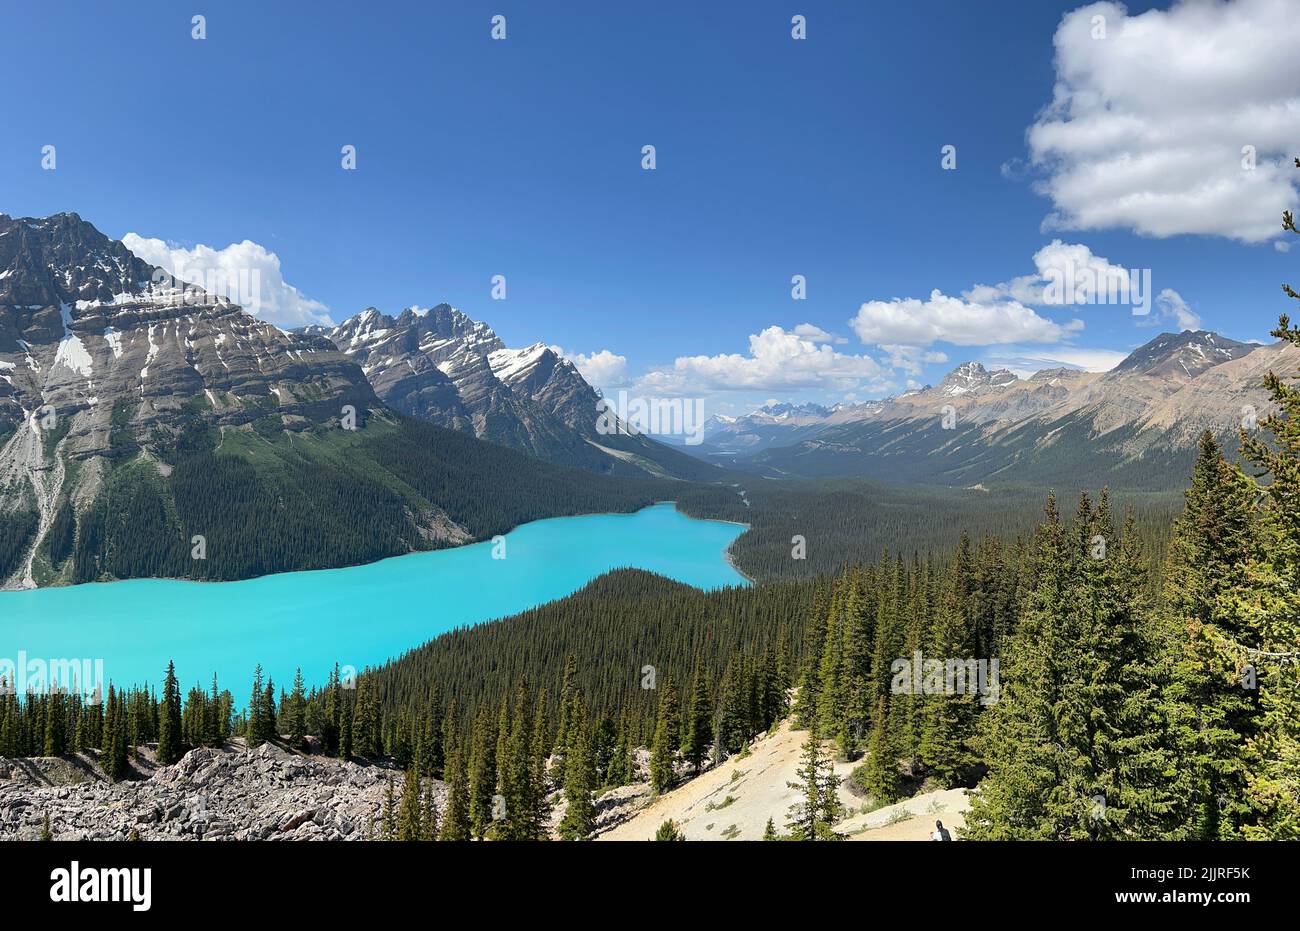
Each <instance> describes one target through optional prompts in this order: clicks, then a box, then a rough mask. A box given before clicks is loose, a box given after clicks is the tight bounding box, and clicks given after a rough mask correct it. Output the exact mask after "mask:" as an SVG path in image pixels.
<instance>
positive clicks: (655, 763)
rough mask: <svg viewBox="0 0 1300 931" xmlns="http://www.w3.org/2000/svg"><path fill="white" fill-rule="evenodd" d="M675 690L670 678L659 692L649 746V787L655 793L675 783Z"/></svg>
mask: <svg viewBox="0 0 1300 931" xmlns="http://www.w3.org/2000/svg"><path fill="white" fill-rule="evenodd" d="M677 731H678V721H677V689H676V688H675V687H674V686H673V678H672V676H671V675H670V676H668V678H667V679H666V680H665V681H664V687H663V688H662V689H660V690H659V713H658V717H657V720H656V721H655V732H654V739H653V740H652V741H651V744H650V786H651V788H652V789H654V791H655V792H656V793H664V792H667V791H668V790H669V789H670V788H672V785H673V782H674V781H676V778H677V776H676V771H675V770H674V768H673V759H674V756H675V754H676V750H677Z"/></svg>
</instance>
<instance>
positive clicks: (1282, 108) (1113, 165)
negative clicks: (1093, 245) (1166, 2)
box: [1028, 0, 1300, 242]
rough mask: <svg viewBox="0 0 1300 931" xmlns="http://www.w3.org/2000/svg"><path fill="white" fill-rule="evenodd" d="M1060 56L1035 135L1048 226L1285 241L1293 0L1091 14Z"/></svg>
mask: <svg viewBox="0 0 1300 931" xmlns="http://www.w3.org/2000/svg"><path fill="white" fill-rule="evenodd" d="M1098 17H1101V19H1100V20H1099V19H1097V18H1098ZM1102 29H1104V35H1103V34H1102V32H1101V30H1102ZM1054 45H1055V49H1056V85H1055V89H1054V92H1053V96H1052V100H1051V102H1050V103H1049V104H1048V105H1047V106H1046V107H1045V108H1044V109H1043V110H1042V112H1041V113H1040V114H1039V115H1038V117H1037V119H1036V121H1035V122H1034V124H1033V126H1031V127H1030V128H1029V131H1028V142H1029V150H1030V155H1031V159H1032V162H1033V164H1034V166H1035V167H1036V168H1038V169H1039V170H1041V171H1043V172H1044V173H1045V178H1044V179H1043V180H1042V181H1040V182H1039V185H1038V186H1039V189H1040V190H1041V192H1042V193H1044V194H1046V195H1047V196H1049V197H1050V198H1051V199H1052V202H1053V204H1054V206H1055V211H1054V212H1053V213H1052V214H1051V215H1050V216H1049V217H1048V218H1047V220H1046V223H1045V225H1046V226H1047V227H1049V228H1058V229H1107V228H1127V229H1132V230H1134V231H1135V232H1138V233H1140V234H1143V235H1148V236H1156V237H1165V236H1173V235H1177V234H1180V233H1194V234H1207V235H1217V236H1225V237H1230V238H1232V239H1237V240H1241V241H1244V242H1259V241H1262V240H1266V239H1268V238H1270V237H1272V236H1274V235H1275V234H1277V233H1278V232H1280V229H1281V212H1282V210H1283V209H1294V208H1295V207H1296V206H1297V202H1298V200H1300V197H1298V195H1297V191H1296V187H1295V185H1296V183H1297V181H1300V171H1297V170H1296V168H1295V167H1294V163H1293V162H1292V160H1291V157H1290V156H1291V155H1292V154H1293V153H1292V151H1291V150H1292V149H1293V148H1294V146H1295V145H1296V140H1297V139H1300V54H1297V52H1296V49H1297V48H1300V10H1297V7H1296V3H1295V0H1228V2H1209V0H1184V2H1178V3H1175V4H1174V5H1173V6H1172V7H1171V8H1170V9H1168V10H1149V11H1147V12H1145V13H1141V14H1138V15H1129V13H1128V11H1127V9H1126V8H1125V7H1124V6H1123V5H1121V4H1119V3H1110V2H1106V3H1093V4H1090V5H1088V6H1084V7H1081V8H1079V9H1077V10H1074V11H1072V12H1070V13H1067V14H1066V15H1065V16H1064V17H1063V18H1062V20H1061V23H1060V25H1059V27H1058V28H1057V31H1056V35H1055V39H1054ZM1248 146H1249V147H1251V148H1250V149H1248V150H1246V151H1245V152H1243V150H1244V149H1246V147H1248ZM1252 158H1253V161H1252ZM1250 164H1253V165H1254V167H1253V169H1252V168H1249V167H1247V166H1248V165H1250Z"/></svg>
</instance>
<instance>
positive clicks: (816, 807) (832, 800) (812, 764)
mask: <svg viewBox="0 0 1300 931" xmlns="http://www.w3.org/2000/svg"><path fill="white" fill-rule="evenodd" d="M795 776H796V777H797V778H796V781H794V782H789V783H787V785H788V786H789V787H790V788H791V789H796V790H798V791H799V792H800V798H799V801H798V802H796V803H795V804H794V805H792V806H790V813H789V816H788V819H787V821H786V827H787V828H788V829H789V831H790V837H791V839H792V840H801V841H821V840H839V839H840V837H839V835H837V834H836V833H835V830H834V827H833V825H834V823H835V820H836V819H837V818H838V816H839V814H840V802H839V796H838V793H837V787H838V782H839V781H838V779H837V778H836V777H835V771H834V767H833V766H832V765H831V761H830V758H829V757H827V756H826V754H825V752H824V751H823V750H822V742H821V739H820V738H819V737H818V736H817V732H816V731H815V730H810V731H809V732H808V737H807V739H806V740H804V744H803V752H802V755H801V756H800V765H799V768H798V769H796V770H795Z"/></svg>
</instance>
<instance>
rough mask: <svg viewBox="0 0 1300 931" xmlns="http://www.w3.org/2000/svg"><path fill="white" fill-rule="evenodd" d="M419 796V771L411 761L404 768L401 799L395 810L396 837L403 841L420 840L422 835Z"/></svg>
mask: <svg viewBox="0 0 1300 931" xmlns="http://www.w3.org/2000/svg"><path fill="white" fill-rule="evenodd" d="M422 801H423V800H422V799H421V798H420V771H419V769H418V768H416V766H415V764H414V763H412V764H411V765H410V766H408V767H407V768H406V777H405V779H404V780H403V782H402V800H401V802H400V804H399V805H398V811H397V839H398V840H403V841H413V840H421V839H422V838H423V836H424V825H423V820H422V819H423V816H424V812H423V811H422V810H421V808H422V806H421V802H422Z"/></svg>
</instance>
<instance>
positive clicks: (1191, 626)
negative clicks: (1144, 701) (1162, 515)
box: [1163, 430, 1259, 840]
mask: <svg viewBox="0 0 1300 931" xmlns="http://www.w3.org/2000/svg"><path fill="white" fill-rule="evenodd" d="M1254 497H1255V488H1254V483H1253V482H1252V481H1250V479H1249V478H1247V477H1246V476H1245V475H1244V474H1243V473H1242V472H1241V471H1240V470H1239V469H1236V468H1234V467H1232V466H1230V465H1229V464H1228V463H1227V462H1226V461H1225V460H1224V459H1223V455H1222V452H1221V450H1220V447H1219V444H1218V443H1217V442H1216V441H1215V439H1214V435H1213V434H1212V433H1210V432H1209V431H1208V430H1207V431H1206V432H1205V433H1204V434H1203V435H1202V436H1201V442H1200V449H1199V453H1198V455H1197V458H1196V464H1195V466H1194V467H1193V471H1192V484H1191V487H1190V488H1188V490H1187V492H1186V507H1185V509H1184V512H1183V515H1182V516H1181V517H1180V518H1179V519H1178V520H1177V521H1176V522H1175V524H1174V529H1173V538H1172V540H1171V542H1170V547H1169V555H1168V565H1167V567H1166V571H1165V585H1164V591H1163V596H1164V597H1163V601H1164V622H1165V624H1166V625H1167V628H1168V629H1167V632H1166V636H1167V637H1168V638H1169V645H1168V647H1167V649H1168V651H1169V654H1170V655H1169V662H1170V663H1171V666H1172V668H1171V669H1170V671H1169V674H1168V684H1167V686H1166V690H1165V699H1166V702H1165V706H1166V713H1167V714H1168V717H1169V726H1170V732H1171V737H1170V739H1171V742H1172V744H1173V746H1174V747H1176V748H1177V759H1178V779H1179V790H1178V794H1179V795H1180V796H1181V797H1182V798H1183V799H1184V800H1185V803H1184V805H1183V806H1182V811H1181V812H1180V816H1179V817H1178V818H1177V819H1176V820H1177V822H1178V826H1177V827H1176V828H1175V830H1174V831H1173V836H1174V837H1178V838H1183V837H1190V838H1196V839H1201V840H1213V839H1217V838H1223V839H1228V838H1232V837H1239V836H1240V832H1241V830H1242V828H1243V826H1244V825H1245V824H1246V823H1247V822H1248V820H1250V818H1251V811H1250V807H1249V800H1248V798H1247V792H1246V788H1247V787H1246V775H1247V769H1248V762H1247V759H1246V756H1247V754H1246V746H1247V744H1248V743H1249V742H1250V740H1252V739H1253V738H1254V737H1255V736H1256V734H1257V722H1258V720H1259V708H1258V703H1257V692H1255V691H1254V690H1250V689H1246V688H1243V687H1242V678H1243V677H1242V669H1241V666H1242V665H1243V664H1244V662H1245V660H1246V656H1245V654H1246V644H1247V643H1250V642H1253V637H1251V636H1250V633H1249V631H1248V630H1246V629H1245V628H1244V626H1243V625H1242V624H1241V622H1240V617H1241V616H1240V615H1238V614H1236V613H1235V612H1231V611H1227V610H1225V609H1227V608H1228V607H1229V606H1230V604H1231V602H1232V599H1233V598H1234V597H1235V596H1237V595H1239V594H1240V593H1241V592H1242V590H1243V585H1242V580H1243V572H1242V570H1243V568H1244V566H1245V564H1246V562H1247V561H1248V560H1249V558H1250V553H1251V549H1252V542H1253V539H1252V538H1253V530H1252V527H1253V516H1254V515H1253V513H1252V511H1253V504H1254Z"/></svg>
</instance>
